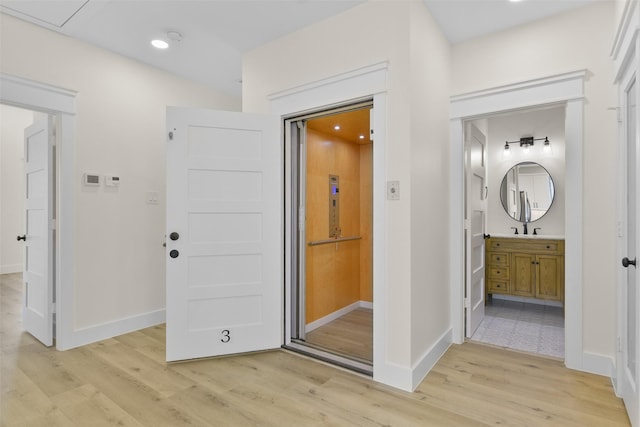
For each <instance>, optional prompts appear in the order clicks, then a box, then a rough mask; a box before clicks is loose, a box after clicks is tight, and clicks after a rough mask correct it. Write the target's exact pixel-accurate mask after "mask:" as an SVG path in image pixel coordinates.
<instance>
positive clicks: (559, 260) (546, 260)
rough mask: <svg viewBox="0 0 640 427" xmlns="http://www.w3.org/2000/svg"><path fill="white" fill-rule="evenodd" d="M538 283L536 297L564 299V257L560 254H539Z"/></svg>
mask: <svg viewBox="0 0 640 427" xmlns="http://www.w3.org/2000/svg"><path fill="white" fill-rule="evenodd" d="M537 258H538V259H537V262H538V264H537V270H538V272H537V273H538V274H537V276H538V281H537V282H538V283H537V284H536V297H537V298H540V299H550V300H556V301H562V300H563V299H564V289H563V288H564V287H563V286H562V282H563V278H562V277H563V275H564V271H563V270H564V268H563V265H564V263H563V257H562V256H558V255H538V257H537Z"/></svg>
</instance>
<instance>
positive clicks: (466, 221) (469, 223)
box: [464, 219, 471, 230]
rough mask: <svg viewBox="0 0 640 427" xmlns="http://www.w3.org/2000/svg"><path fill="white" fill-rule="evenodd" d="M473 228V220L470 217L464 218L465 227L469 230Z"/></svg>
mask: <svg viewBox="0 0 640 427" xmlns="http://www.w3.org/2000/svg"><path fill="white" fill-rule="evenodd" d="M470 228H471V221H469V220H468V219H465V220H464V229H465V230H468V229H470Z"/></svg>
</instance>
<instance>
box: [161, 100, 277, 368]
mask: <svg viewBox="0 0 640 427" xmlns="http://www.w3.org/2000/svg"><path fill="white" fill-rule="evenodd" d="M167 125H168V139H167V230H166V231H167V253H166V267H167V272H166V275H167V276H166V278H167V283H166V286H167V355H166V358H167V361H176V360H185V359H194V358H200V357H210V356H219V355H226V354H234V353H242V352H248V351H257V350H265V349H271V348H277V347H280V345H281V344H282V289H283V288H282V280H281V277H282V212H281V209H282V203H281V200H282V182H281V181H282V178H281V147H280V122H279V119H278V118H277V117H273V116H264V115H253V114H246V113H233V112H224V111H211V110H197V109H189V108H176V107H169V108H168V109H167Z"/></svg>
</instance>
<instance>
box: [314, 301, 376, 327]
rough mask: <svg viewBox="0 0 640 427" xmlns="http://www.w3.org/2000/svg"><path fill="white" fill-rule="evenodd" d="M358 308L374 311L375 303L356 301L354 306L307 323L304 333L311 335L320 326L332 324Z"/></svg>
mask: <svg viewBox="0 0 640 427" xmlns="http://www.w3.org/2000/svg"><path fill="white" fill-rule="evenodd" d="M358 308H368V309H372V310H373V303H372V302H369V301H356V302H354V303H353V304H349V305H348V306H346V307H342V308H341V309H340V310H336V311H334V312H333V313H329V314H327V315H326V316H324V317H321V318H320V319H318V320H314V321H313V322H311V323H307V324H306V325H305V327H304V331H305V333H309V332H311V331H313V330H314V329H318V328H319V327H320V326H324V325H326V324H328V323H331V322H333V321H334V320H336V319H338V318H340V317H342V316H344V315H345V314H347V313H349V312H351V311H353V310H356V309H358Z"/></svg>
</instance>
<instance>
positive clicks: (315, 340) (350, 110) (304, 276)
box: [285, 101, 373, 374]
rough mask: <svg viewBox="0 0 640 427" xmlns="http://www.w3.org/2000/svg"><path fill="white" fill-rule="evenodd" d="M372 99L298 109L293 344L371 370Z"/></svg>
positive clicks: (294, 127) (293, 134) (293, 123)
mask: <svg viewBox="0 0 640 427" xmlns="http://www.w3.org/2000/svg"><path fill="white" fill-rule="evenodd" d="M371 112H372V102H371V101H365V102H359V103H355V104H351V105H346V106H341V107H338V108H333V109H329V110H324V111H319V112H315V113H312V114H307V115H305V116H300V117H294V118H291V119H289V120H287V121H286V122H285V126H286V128H287V129H286V131H287V134H288V135H289V138H288V140H289V142H288V143H289V144H291V147H290V149H291V153H292V155H291V157H292V160H293V161H292V162H291V169H290V171H289V172H290V173H291V182H292V194H291V200H292V203H291V209H292V215H291V218H292V219H293V220H292V224H290V226H291V227H292V232H291V236H292V238H291V240H292V241H291V242H290V243H291V247H292V251H291V255H292V256H293V257H294V258H295V260H294V262H292V263H291V265H292V271H291V277H292V278H293V280H292V281H291V286H292V289H291V299H292V302H291V310H292V313H290V314H291V316H290V322H291V325H290V327H291V337H292V339H291V344H290V347H291V348H292V349H293V350H295V351H300V352H303V353H305V354H309V355H311V356H313V357H317V358H320V359H323V360H326V361H329V362H332V363H336V364H339V365H342V366H345V367H348V368H351V369H354V370H357V371H360V372H364V373H368V374H370V373H371V371H372V363H373V286H372V284H373V281H372V247H373V246H372V243H373V235H372V221H373V215H372V211H373V210H372V208H373V192H372V180H373V173H372V172H373V167H372V166H373V136H372V133H371V130H370V129H371V126H370V122H371V119H370V116H371Z"/></svg>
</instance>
